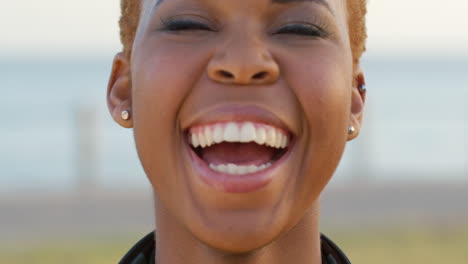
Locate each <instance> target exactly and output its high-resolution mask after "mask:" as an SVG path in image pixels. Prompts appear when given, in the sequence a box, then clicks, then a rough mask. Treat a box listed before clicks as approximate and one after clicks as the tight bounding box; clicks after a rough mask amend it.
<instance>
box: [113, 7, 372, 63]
mask: <svg viewBox="0 0 468 264" xmlns="http://www.w3.org/2000/svg"><path fill="white" fill-rule="evenodd" d="M120 8H121V17H120V21H119V25H120V40H121V41H122V45H123V52H124V54H125V55H126V56H127V57H130V55H131V52H132V45H133V41H134V39H135V34H136V30H137V28H138V22H139V19H140V11H141V10H140V9H141V7H140V0H120ZM347 9H348V30H349V42H350V45H351V51H352V54H353V61H354V63H358V62H359V59H360V58H361V56H362V54H363V53H364V51H365V50H366V40H367V30H366V13H367V0H347Z"/></svg>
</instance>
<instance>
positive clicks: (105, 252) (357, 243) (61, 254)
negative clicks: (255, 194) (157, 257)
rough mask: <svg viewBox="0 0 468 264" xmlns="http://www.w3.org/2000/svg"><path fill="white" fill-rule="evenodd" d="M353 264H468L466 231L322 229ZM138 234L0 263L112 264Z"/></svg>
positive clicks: (29, 249)
mask: <svg viewBox="0 0 468 264" xmlns="http://www.w3.org/2000/svg"><path fill="white" fill-rule="evenodd" d="M324 232H325V233H326V234H327V235H328V236H329V237H331V238H332V240H333V241H335V242H336V243H337V244H338V245H339V246H340V247H341V248H342V249H343V251H345V252H346V254H347V255H348V257H349V258H350V260H351V262H352V263H356V264H371V263H372V264H375V263H379V264H390V263H392V264H394V263H425V264H440V263H467V260H468V250H467V249H468V228H463V229H457V228H451V229H449V228H441V229H424V228H420V227H419V228H405V229H402V228H400V229H395V230H381V229H380V230H379V229H375V230H371V229H369V230H365V231H357V230H352V231H350V230H348V231H346V230H345V231H330V232H326V231H324ZM141 236H142V235H141V234H138V235H136V234H133V235H127V236H115V237H110V236H107V237H95V238H90V237H88V238H75V239H67V240H64V239H49V240H47V241H43V242H40V243H29V244H21V245H20V244H16V245H8V246H2V247H1V248H0V263H9V264H23V263H36V264H46V263H47V264H51V263H60V264H62V263H68V264H74V263H87V264H98V263H99V264H103V263H117V262H118V261H119V260H120V258H121V257H122V256H123V255H124V254H125V253H126V251H127V250H128V249H129V248H130V247H131V246H132V245H133V244H134V243H135V242H136V241H137V240H138V239H139V238H140V237H141Z"/></svg>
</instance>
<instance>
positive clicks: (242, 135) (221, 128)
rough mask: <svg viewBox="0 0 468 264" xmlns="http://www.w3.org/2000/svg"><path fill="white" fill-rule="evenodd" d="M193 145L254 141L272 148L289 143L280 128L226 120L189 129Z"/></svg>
mask: <svg viewBox="0 0 468 264" xmlns="http://www.w3.org/2000/svg"><path fill="white" fill-rule="evenodd" d="M190 137H191V144H192V146H194V147H199V146H201V147H202V148H205V147H209V146H211V145H213V144H219V143H221V142H241V143H247V142H255V143H257V144H259V145H266V146H269V147H272V148H286V147H287V146H288V145H289V138H288V136H287V134H285V133H284V132H283V130H281V129H277V128H275V127H272V126H269V125H265V124H254V123H252V122H242V123H238V122H237V123H236V122H227V123H218V124H215V125H206V126H201V127H198V128H194V129H192V130H191V131H190Z"/></svg>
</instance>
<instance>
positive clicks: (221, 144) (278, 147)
mask: <svg viewBox="0 0 468 264" xmlns="http://www.w3.org/2000/svg"><path fill="white" fill-rule="evenodd" d="M187 138H188V141H189V145H190V147H191V149H192V151H193V152H194V153H195V154H196V155H197V156H198V158H199V159H200V160H202V161H204V162H205V163H206V165H207V166H208V167H209V168H210V170H211V171H213V172H215V173H220V174H224V175H248V174H251V175H252V174H256V173H259V172H262V171H264V170H266V169H268V168H269V167H271V166H272V165H274V164H275V162H277V161H278V160H279V159H281V157H283V156H284V154H285V153H286V152H287V151H288V148H289V145H290V142H291V135H290V133H289V132H287V131H285V130H283V129H281V128H277V127H274V126H271V125H266V124H262V123H255V122H222V123H215V124H210V125H200V126H196V127H191V128H190V129H189V131H188V133H187Z"/></svg>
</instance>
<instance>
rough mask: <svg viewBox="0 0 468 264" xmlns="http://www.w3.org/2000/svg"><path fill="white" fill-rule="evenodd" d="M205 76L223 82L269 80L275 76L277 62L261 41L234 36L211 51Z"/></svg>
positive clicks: (239, 82) (242, 83) (276, 76)
mask: <svg viewBox="0 0 468 264" xmlns="http://www.w3.org/2000/svg"><path fill="white" fill-rule="evenodd" d="M207 72H208V76H209V77H210V78H211V79H212V80H213V81H216V82H219V83H224V84H240V85H248V84H270V83H274V82H276V81H277V80H278V77H279V74H280V72H279V66H278V64H277V63H276V61H275V60H274V58H273V56H272V55H271V54H270V52H269V51H268V50H267V49H266V47H265V45H264V44H263V43H261V41H258V40H257V41H246V39H245V38H237V39H235V40H231V41H229V42H227V43H226V44H225V45H223V47H222V48H220V49H218V50H217V51H216V52H215V54H213V56H212V58H211V60H210V62H209V63H208V66H207Z"/></svg>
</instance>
